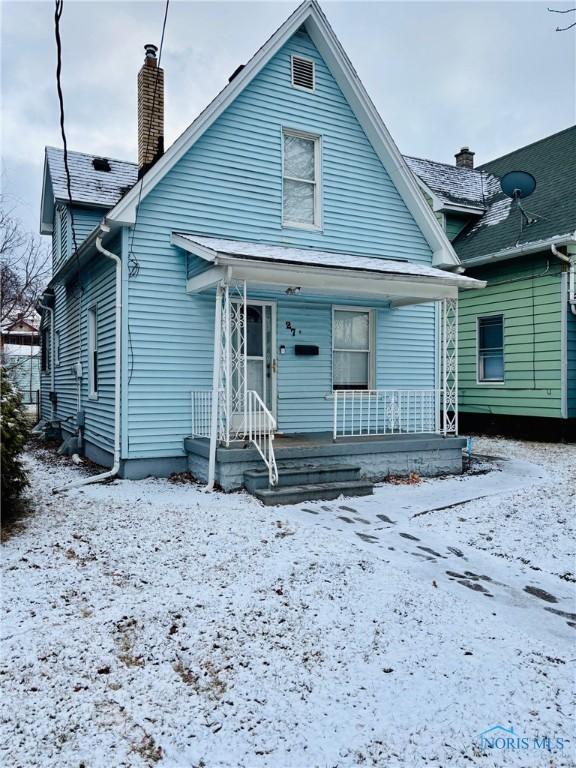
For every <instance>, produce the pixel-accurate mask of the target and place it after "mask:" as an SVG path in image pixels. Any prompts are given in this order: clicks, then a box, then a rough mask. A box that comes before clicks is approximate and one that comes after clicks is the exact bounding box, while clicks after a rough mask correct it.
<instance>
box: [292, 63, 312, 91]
mask: <svg viewBox="0 0 576 768" xmlns="http://www.w3.org/2000/svg"><path fill="white" fill-rule="evenodd" d="M291 62H292V85H293V86H294V88H301V89H302V90H304V91H313V90H314V89H315V87H316V72H315V68H314V62H313V61H312V59H305V58H303V57H302V56H292V57H291Z"/></svg>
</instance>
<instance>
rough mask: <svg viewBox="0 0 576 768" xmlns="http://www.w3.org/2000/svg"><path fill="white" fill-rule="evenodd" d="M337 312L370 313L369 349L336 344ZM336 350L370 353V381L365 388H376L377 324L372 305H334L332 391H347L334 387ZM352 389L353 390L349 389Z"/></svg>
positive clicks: (367, 389)
mask: <svg viewBox="0 0 576 768" xmlns="http://www.w3.org/2000/svg"><path fill="white" fill-rule="evenodd" d="M336 312H365V313H366V314H367V315H368V349H340V348H338V347H335V346H334V327H335V326H334V315H335V313H336ZM334 352H364V353H367V354H368V383H367V387H366V389H365V390H361V391H362V392H366V391H370V390H373V389H374V388H375V382H376V343H375V324H374V310H373V309H371V308H370V307H351V306H349V305H346V306H340V305H333V306H332V359H331V363H332V392H336V391H338V392H339V391H346V390H335V389H334ZM348 391H352V390H348Z"/></svg>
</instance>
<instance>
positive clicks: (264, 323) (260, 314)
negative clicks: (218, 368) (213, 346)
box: [232, 301, 276, 428]
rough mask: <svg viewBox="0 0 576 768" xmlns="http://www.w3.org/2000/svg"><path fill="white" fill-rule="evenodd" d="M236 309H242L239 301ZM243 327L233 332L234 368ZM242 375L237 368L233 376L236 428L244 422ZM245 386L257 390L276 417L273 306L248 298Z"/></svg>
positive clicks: (274, 323)
mask: <svg viewBox="0 0 576 768" xmlns="http://www.w3.org/2000/svg"><path fill="white" fill-rule="evenodd" d="M235 309H236V310H237V311H241V303H240V302H238V303H237V305H236V307H235ZM242 333H243V329H242V327H241V325H240V324H238V326H237V327H236V328H235V329H234V331H233V333H232V357H233V359H235V360H236V361H237V366H236V368H237V369H238V368H239V367H240V366H241V365H242V359H241V357H240V355H239V353H240V351H241V350H242V347H243V344H242V336H241V334H242ZM242 380H243V375H242V373H241V372H239V371H238V370H236V372H235V373H233V376H232V388H233V396H232V402H233V404H234V411H235V413H234V414H233V421H234V423H235V426H236V427H237V428H240V427H241V424H242V422H243V416H244V414H243V412H242V411H243V409H244V397H243V393H242V392H241V391H239V390H240V389H241V387H242ZM246 389H247V390H249V389H253V390H254V391H255V392H257V393H258V395H259V396H260V398H261V399H262V402H263V403H264V404H265V405H266V407H267V408H268V410H269V411H270V412H271V413H272V415H273V416H274V418H276V305H275V304H274V303H270V302H263V301H249V302H247V304H246Z"/></svg>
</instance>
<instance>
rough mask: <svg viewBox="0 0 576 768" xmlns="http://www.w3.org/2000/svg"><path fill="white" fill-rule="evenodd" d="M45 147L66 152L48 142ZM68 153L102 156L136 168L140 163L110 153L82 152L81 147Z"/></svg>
mask: <svg viewBox="0 0 576 768" xmlns="http://www.w3.org/2000/svg"><path fill="white" fill-rule="evenodd" d="M44 149H46V150H47V149H53V150H55V151H56V152H60V154H64V150H63V149H62V147H53V146H52V145H50V144H46V145H45V147H44ZM68 154H69V155H83V156H84V157H90V158H95V157H102V158H106V160H111V161H112V162H113V163H123V164H124V165H133V166H134V167H135V168H137V167H138V163H137V162H135V161H133V160H120V158H119V157H110V155H106V154H103V153H100V154H98V155H96V154H94V153H92V152H81V151H80V150H79V149H69V150H68Z"/></svg>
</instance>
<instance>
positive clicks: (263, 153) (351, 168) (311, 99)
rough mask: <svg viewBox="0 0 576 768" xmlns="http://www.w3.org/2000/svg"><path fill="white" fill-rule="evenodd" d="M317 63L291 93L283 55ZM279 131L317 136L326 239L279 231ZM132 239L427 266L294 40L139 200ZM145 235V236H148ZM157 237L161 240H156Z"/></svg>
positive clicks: (384, 180)
mask: <svg viewBox="0 0 576 768" xmlns="http://www.w3.org/2000/svg"><path fill="white" fill-rule="evenodd" d="M291 53H300V54H304V55H306V56H309V57H311V58H313V59H314V61H315V63H316V91H315V92H314V93H306V92H305V91H302V90H298V89H295V88H292V86H291V83H290V54H291ZM282 128H294V129H298V130H304V131H307V132H309V133H313V134H317V135H319V136H321V137H322V193H323V194H322V198H323V206H322V207H323V231H320V232H316V231H314V232H311V231H306V230H299V229H288V228H285V229H283V228H282ZM139 217H140V218H139V221H140V223H139V227H138V229H139V233H140V234H144V233H145V232H146V230H147V228H148V227H153V228H155V229H156V228H157V229H156V231H157V234H158V235H159V236H160V237H161V238H162V240H164V238H165V235H164V233H163V230H164V228H166V227H167V226H168V228H170V227H171V228H175V227H178V226H180V227H182V228H184V229H188V230H189V231H193V232H198V233H204V234H217V235H220V236H223V237H230V238H234V239H248V240H256V241H264V242H274V243H285V244H290V245H299V246H312V247H314V246H315V247H318V248H324V249H329V250H330V249H331V250H341V251H342V250H343V251H346V252H350V251H352V252H354V253H360V254H366V255H375V256H383V257H389V258H399V257H402V258H408V259H410V260H414V261H420V262H426V263H430V261H431V258H432V254H431V251H430V247H429V245H428V244H427V242H426V240H425V238H424V236H423V234H422V233H421V231H420V229H419V228H418V226H417V224H416V223H415V221H414V219H413V218H412V215H411V214H410V212H409V211H408V209H407V207H406V205H405V203H404V201H403V200H402V198H401V196H400V195H399V193H398V191H397V190H396V188H395V187H394V185H393V183H392V181H391V179H390V177H389V175H388V173H387V172H386V170H385V169H384V168H383V166H382V164H381V162H380V160H379V158H378V156H377V155H376V152H375V151H374V149H373V148H372V146H371V144H370V143H369V141H368V139H367V138H366V135H365V134H364V131H363V130H362V128H361V126H360V124H359V123H358V121H357V120H356V118H355V116H354V114H353V112H352V110H351V108H350V107H349V105H348V103H347V102H346V100H345V98H344V96H343V94H342V92H341V91H340V89H339V87H338V85H337V83H336V81H335V80H334V78H333V77H332V75H331V74H330V72H329V70H328V68H327V67H326V65H325V64H324V62H323V60H322V59H321V57H320V56H319V54H318V52H317V50H316V48H315V47H314V45H313V44H312V42H311V40H310V38H309V37H308V36H307V35H306V34H305V33H299V34H297V35H295V36H294V37H293V38H292V39H291V40H290V41H289V42H288V43H287V44H286V46H284V48H283V49H282V50H281V51H280V52H279V53H278V54H277V55H276V56H275V57H274V58H273V59H272V60H271V61H270V62H269V63H268V65H267V66H266V67H265V68H264V69H263V70H262V71H261V72H260V74H259V75H257V76H256V78H255V79H254V80H253V81H252V83H251V84H250V85H249V86H248V87H247V88H246V89H245V90H244V91H243V92H242V93H241V94H240V95H239V96H238V98H237V99H236V100H235V102H234V103H233V104H232V105H231V106H230V107H228V109H227V110H226V111H225V112H224V113H223V114H222V115H221V116H220V118H219V119H218V120H217V121H216V123H215V124H213V125H212V126H211V127H210V128H209V129H208V131H207V132H206V133H205V134H204V135H203V136H202V137H201V138H200V140H199V141H198V142H197V143H196V144H195V146H194V147H192V149H191V150H190V151H189V152H188V153H187V154H186V155H185V156H184V157H183V158H182V159H181V160H180V161H179V162H178V163H177V164H176V165H175V166H174V167H173V168H172V169H171V170H170V172H169V173H168V174H167V175H166V176H165V177H164V179H162V181H161V182H160V183H159V184H158V186H157V187H156V188H155V189H154V190H153V191H152V192H151V193H150V195H149V196H148V197H146V198H145V199H144V200H143V201H142V205H141V211H140V214H139ZM148 232H149V230H148ZM163 235H164V236H163Z"/></svg>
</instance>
